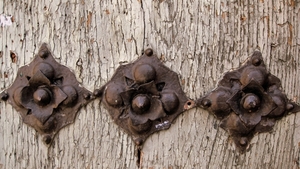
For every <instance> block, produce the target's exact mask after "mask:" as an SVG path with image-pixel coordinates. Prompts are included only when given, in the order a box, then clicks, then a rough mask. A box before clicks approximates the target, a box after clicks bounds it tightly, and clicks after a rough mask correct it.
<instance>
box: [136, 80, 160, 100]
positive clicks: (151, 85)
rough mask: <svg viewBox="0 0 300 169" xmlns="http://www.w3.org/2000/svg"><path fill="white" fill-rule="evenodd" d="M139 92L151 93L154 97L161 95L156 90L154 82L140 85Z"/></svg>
mask: <svg viewBox="0 0 300 169" xmlns="http://www.w3.org/2000/svg"><path fill="white" fill-rule="evenodd" d="M138 90H142V91H145V92H146V93H151V94H152V95H157V96H158V95H159V92H158V90H157V88H156V84H155V83H154V81H151V82H149V83H144V84H142V85H140V87H139V89H138Z"/></svg>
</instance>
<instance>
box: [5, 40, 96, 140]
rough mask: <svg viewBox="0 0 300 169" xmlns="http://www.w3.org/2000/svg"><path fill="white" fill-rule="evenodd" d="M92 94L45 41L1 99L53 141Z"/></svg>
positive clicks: (46, 138) (27, 122)
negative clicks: (58, 59)
mask: <svg viewBox="0 0 300 169" xmlns="http://www.w3.org/2000/svg"><path fill="white" fill-rule="evenodd" d="M90 95H91V93H90V92H89V91H88V90H86V89H84V88H83V87H80V86H79V83H78V82H77V80H76V77H75V75H74V74H73V73H72V72H71V71H70V70H69V69H68V68H67V67H65V66H62V65H60V64H59V63H57V62H56V61H55V60H54V58H53V56H52V54H51V52H50V51H49V48H48V47H47V45H46V44H42V46H41V47H40V49H39V52H38V54H37V56H36V57H35V59H34V60H33V61H32V62H31V63H30V64H29V65H26V66H23V67H21V68H20V69H19V70H18V73H17V77H16V79H15V81H14V83H13V84H12V85H11V86H10V88H8V89H7V90H6V91H4V92H3V93H1V99H2V100H7V101H8V102H9V103H10V104H12V106H13V107H14V108H15V109H16V110H17V111H18V112H19V113H20V114H21V116H22V119H23V121H24V123H26V124H28V125H30V126H32V127H33V128H35V129H36V130H37V131H38V132H39V133H40V134H42V135H43V136H44V138H43V140H44V142H45V143H46V144H50V143H51V142H52V140H53V137H54V135H55V134H56V133H57V132H58V131H59V130H60V129H61V128H62V127H64V126H66V125H67V124H70V123H72V122H74V119H75V117H76V113H77V111H78V109H79V108H80V107H81V106H82V105H83V104H86V103H87V102H88V101H89V100H90V98H89V97H85V96H90Z"/></svg>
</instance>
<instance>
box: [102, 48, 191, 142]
mask: <svg viewBox="0 0 300 169" xmlns="http://www.w3.org/2000/svg"><path fill="white" fill-rule="evenodd" d="M99 93H100V94H99ZM102 93H103V95H102ZM96 95H98V96H100V97H102V96H103V99H102V100H103V103H104V105H105V106H106V107H107V109H108V111H109V113H110V115H111V116H112V118H113V119H114V121H115V122H116V123H117V124H118V125H119V126H120V127H122V128H123V129H124V130H125V131H126V132H127V133H128V134H130V135H131V136H132V138H133V140H134V142H135V144H136V145H138V146H141V145H142V144H143V142H144V141H145V139H146V138H147V137H148V136H149V135H151V134H152V133H154V132H157V131H160V130H164V129H168V128H169V127H170V125H171V123H172V122H173V121H174V119H175V118H176V117H177V116H178V115H179V114H180V113H182V112H183V111H185V110H187V109H190V108H192V107H193V105H194V104H193V101H191V100H189V99H188V98H187V97H186V96H185V94H184V92H183V91H182V89H181V86H180V83H179V79H178V75H177V74H176V73H175V72H173V71H171V70H170V69H169V68H167V67H166V66H164V65H163V64H162V63H161V62H160V60H159V59H158V58H157V57H156V55H154V54H153V50H152V49H147V50H146V51H145V53H144V55H143V56H141V57H140V58H139V59H138V60H137V61H135V62H133V63H130V64H127V65H122V66H120V67H119V68H118V69H117V70H116V73H115V74H114V75H113V77H112V79H111V80H110V81H109V82H108V83H107V84H106V85H105V86H104V87H102V89H99V90H96Z"/></svg>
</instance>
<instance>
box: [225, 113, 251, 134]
mask: <svg viewBox="0 0 300 169" xmlns="http://www.w3.org/2000/svg"><path fill="white" fill-rule="evenodd" d="M220 126H221V127H222V128H223V129H225V130H227V131H229V132H230V133H231V134H233V135H240V134H248V133H249V131H250V130H251V129H252V127H247V126H246V125H245V124H244V123H243V122H242V121H241V119H240V118H239V116H238V115H236V114H235V113H231V114H230V115H229V116H228V117H227V118H225V119H223V120H222V121H221V124H220Z"/></svg>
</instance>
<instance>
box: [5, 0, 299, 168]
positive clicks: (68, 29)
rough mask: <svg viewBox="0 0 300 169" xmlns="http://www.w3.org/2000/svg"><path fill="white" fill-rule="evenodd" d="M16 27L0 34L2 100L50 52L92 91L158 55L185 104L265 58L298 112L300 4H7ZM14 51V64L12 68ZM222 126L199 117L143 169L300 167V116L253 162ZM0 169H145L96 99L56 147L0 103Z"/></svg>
mask: <svg viewBox="0 0 300 169" xmlns="http://www.w3.org/2000/svg"><path fill="white" fill-rule="evenodd" d="M0 14H5V15H11V16H13V23H12V25H10V26H3V27H0V51H1V53H2V54H0V62H1V64H0V65H1V66H0V91H3V90H4V89H5V88H7V87H9V86H10V84H12V82H13V80H14V78H15V77H16V73H17V69H18V68H19V67H21V66H23V65H25V64H28V63H29V62H30V61H31V60H32V59H33V57H34V55H35V54H36V53H37V50H38V48H39V45H40V44H41V43H42V42H46V43H49V45H50V47H51V50H52V51H53V54H54V55H55V58H56V60H57V61H58V62H59V63H61V64H64V65H66V66H68V67H70V68H71V69H73V70H74V72H75V74H76V77H77V78H78V80H79V81H80V82H81V83H82V85H83V86H84V87H86V88H87V89H89V90H91V91H92V90H94V89H96V88H99V87H100V86H101V85H103V84H105V83H106V82H107V81H108V80H109V79H110V78H111V77H112V75H113V73H114V71H115V70H116V68H117V67H118V66H119V65H121V64H126V63H129V62H131V61H133V60H135V59H136V58H138V57H139V56H140V55H141V53H142V51H143V49H144V48H146V47H147V46H151V47H152V48H153V49H154V51H155V52H156V53H157V54H158V56H159V57H160V59H161V60H162V61H163V62H164V63H165V64H166V65H167V66H168V67H170V68H171V69H173V70H174V71H175V72H177V73H178V74H179V77H180V79H181V84H182V86H183V89H184V91H185V92H186V94H187V96H188V97H190V98H192V99H196V98H199V97H200V96H202V95H204V94H205V93H207V92H209V91H210V90H212V89H213V88H215V86H216V83H217V82H218V80H219V79H220V78H221V77H222V74H223V73H225V72H226V71H228V70H230V69H232V68H236V67H238V66H240V65H241V64H242V63H243V62H244V61H245V60H246V59H247V57H248V56H250V55H251V54H252V52H253V51H254V50H260V51H261V52H262V54H263V57H264V60H265V63H266V65H267V68H268V69H269V70H270V72H271V73H272V74H274V75H276V76H278V77H279V78H280V79H281V80H282V86H283V90H284V91H285V92H286V94H287V96H288V97H289V98H291V99H293V100H294V101H296V102H298V103H299V102H300V98H299V97H300V79H299V74H300V66H299V65H300V57H299V54H300V21H299V19H300V2H299V1H295V0H274V1H264V0H257V1H249V0H248V1H247V0H246V1H234V0H231V1H226V2H225V1H220V0H205V1H197V0H188V1H184V0H174V1H169V0H144V1H143V0H133V1H130V2H127V1H122V0H111V1H108V0H102V1H100V2H99V1H96V0H94V1H88V0H75V1H73V2H69V1H67V0H51V1H46V0H45V1H34V0H27V1H13V0H2V1H0ZM10 52H14V53H15V54H16V55H17V60H16V61H15V62H13V61H12V59H11V57H10ZM218 124H219V121H218V120H216V119H215V118H214V117H213V116H212V115H210V114H209V113H208V112H207V111H204V110H201V109H198V108H197V109H193V110H190V111H188V112H185V113H184V114H183V115H181V116H179V117H178V119H177V120H176V122H175V123H174V124H173V125H172V126H171V128H170V129H169V130H167V131H162V132H159V133H156V134H154V135H152V136H151V137H150V138H149V139H148V140H147V141H146V143H145V144H144V147H143V149H142V156H141V167H142V168H294V169H297V168H299V167H300V165H299V162H300V160H299V158H300V115H299V114H292V115H289V116H287V117H285V118H283V119H282V120H281V121H280V122H279V123H277V124H276V126H275V127H274V131H273V132H271V133H264V134H260V135H257V136H255V137H254V138H253V139H252V141H251V145H250V146H251V147H250V149H249V151H248V152H246V153H245V154H239V153H237V152H236V151H235V147H234V145H233V143H232V142H231V141H230V139H228V134H227V133H226V132H225V131H224V130H223V129H221V128H219V127H218ZM0 135H1V137H0V168H3V169H9V168H26V169H27V168H137V167H136V158H135V156H134V150H135V147H134V144H133V142H132V141H131V138H130V137H129V136H128V135H127V134H126V133H125V132H123V131H122V130H120V128H118V127H117V125H115V124H114V123H113V121H112V120H111V118H110V116H109V114H108V112H107V111H106V110H105V109H104V108H103V107H102V105H100V103H99V100H96V101H94V102H92V103H90V104H89V105H88V106H87V107H85V108H83V109H81V110H80V112H79V114H78V118H77V119H76V121H75V123H74V124H71V125H69V126H68V127H66V128H64V129H62V130H61V131H60V132H59V133H58V134H57V137H56V138H55V140H54V144H53V145H52V146H51V147H49V148H47V147H46V146H45V145H44V144H43V143H42V141H41V137H40V136H39V135H38V134H37V133H36V131H34V129H32V128H30V127H28V126H27V125H24V124H23V123H22V120H21V118H20V116H19V114H18V112H16V111H15V110H14V109H13V108H12V107H11V106H10V105H9V104H8V103H5V102H3V101H1V102H0Z"/></svg>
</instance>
